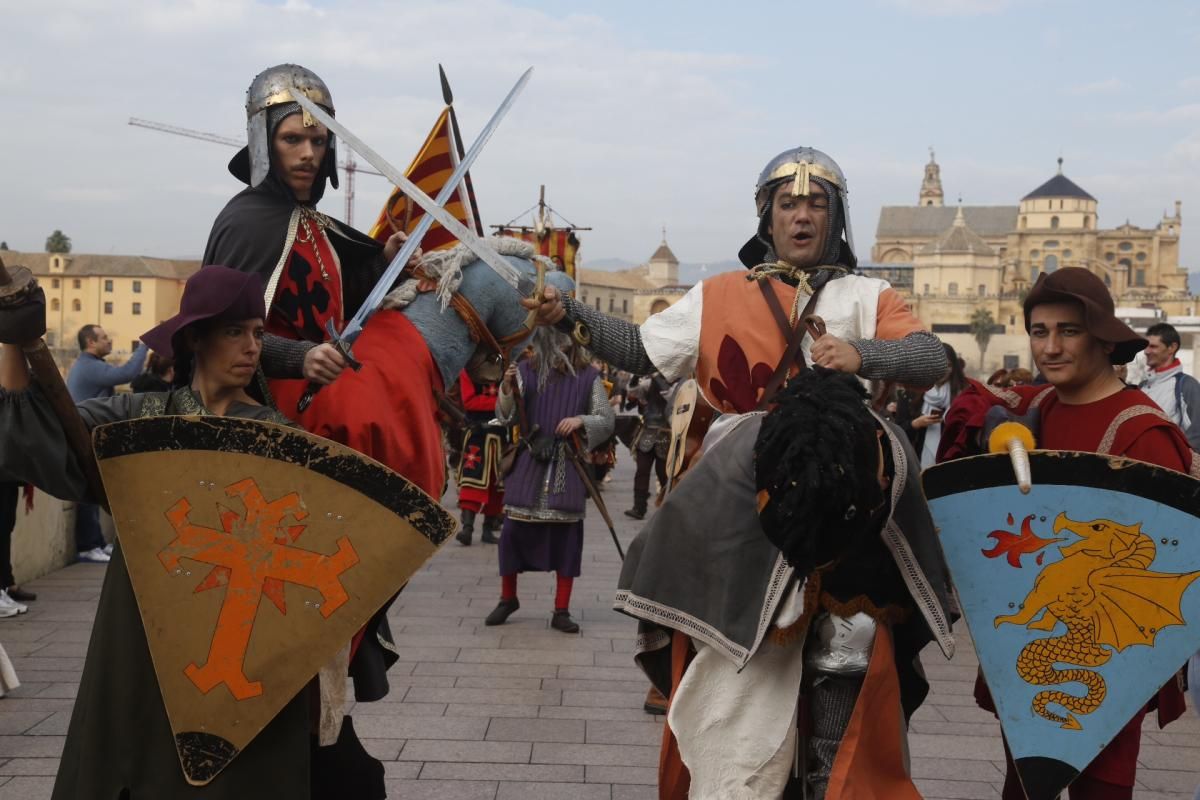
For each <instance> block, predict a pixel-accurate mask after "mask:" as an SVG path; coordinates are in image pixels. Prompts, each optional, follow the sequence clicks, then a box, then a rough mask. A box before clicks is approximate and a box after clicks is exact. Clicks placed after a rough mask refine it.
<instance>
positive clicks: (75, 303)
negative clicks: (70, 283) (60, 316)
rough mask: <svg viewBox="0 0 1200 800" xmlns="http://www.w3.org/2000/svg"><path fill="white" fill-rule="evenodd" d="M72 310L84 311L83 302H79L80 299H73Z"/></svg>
mask: <svg viewBox="0 0 1200 800" xmlns="http://www.w3.org/2000/svg"><path fill="white" fill-rule="evenodd" d="M71 310H72V311H83V303H81V302H79V301H78V300H72V301H71Z"/></svg>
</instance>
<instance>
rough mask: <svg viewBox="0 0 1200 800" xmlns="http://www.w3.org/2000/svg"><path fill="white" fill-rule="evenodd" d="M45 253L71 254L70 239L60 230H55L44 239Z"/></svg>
mask: <svg viewBox="0 0 1200 800" xmlns="http://www.w3.org/2000/svg"><path fill="white" fill-rule="evenodd" d="M46 252H47V253H69V252H71V237H70V236H67V235H66V234H65V233H63V232H62V231H60V230H55V231H54V233H52V234H50V235H49V236H47V237H46Z"/></svg>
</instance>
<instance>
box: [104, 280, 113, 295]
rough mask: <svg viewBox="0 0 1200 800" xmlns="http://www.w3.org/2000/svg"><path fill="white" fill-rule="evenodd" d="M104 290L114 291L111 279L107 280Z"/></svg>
mask: <svg viewBox="0 0 1200 800" xmlns="http://www.w3.org/2000/svg"><path fill="white" fill-rule="evenodd" d="M104 291H106V292H111V291H112V281H110V280H106V281H105V282H104Z"/></svg>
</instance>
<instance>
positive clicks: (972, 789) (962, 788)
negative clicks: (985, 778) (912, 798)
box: [913, 778, 1000, 800]
mask: <svg viewBox="0 0 1200 800" xmlns="http://www.w3.org/2000/svg"><path fill="white" fill-rule="evenodd" d="M913 783H915V784H916V785H917V791H919V792H920V793H921V796H922V797H928V798H939V799H940V798H948V800H992V798H996V797H999V796H1000V792H999V791H998V790H997V789H996V787H995V786H994V785H992V784H990V783H975V782H972V781H939V780H933V779H931V778H918V779H916V780H914V781H913Z"/></svg>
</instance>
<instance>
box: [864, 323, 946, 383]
mask: <svg viewBox="0 0 1200 800" xmlns="http://www.w3.org/2000/svg"><path fill="white" fill-rule="evenodd" d="M850 344H851V345H853V346H854V349H855V350H857V351H858V354H859V355H860V356H862V366H861V367H860V368H859V370H858V374H859V376H860V377H863V378H868V379H870V380H885V381H897V382H898V383H906V384H909V385H911V386H933V385H934V384H935V383H937V382H938V381H939V380H941V377H942V375H944V374H945V372H946V367H947V366H948V365H947V364H946V349H945V347H943V345H942V342H941V340H940V339H938V338H937V337H936V336H934V335H933V334H932V333H929V332H928V331H914V332H913V333H910V334H909V335H908V336H905V337H904V338H903V339H857V340H855V341H852V342H850Z"/></svg>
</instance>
